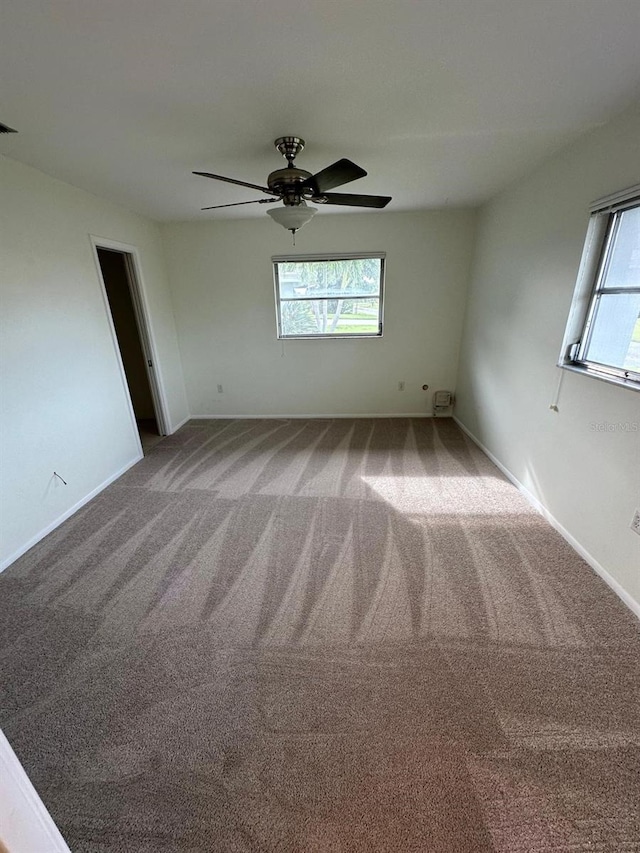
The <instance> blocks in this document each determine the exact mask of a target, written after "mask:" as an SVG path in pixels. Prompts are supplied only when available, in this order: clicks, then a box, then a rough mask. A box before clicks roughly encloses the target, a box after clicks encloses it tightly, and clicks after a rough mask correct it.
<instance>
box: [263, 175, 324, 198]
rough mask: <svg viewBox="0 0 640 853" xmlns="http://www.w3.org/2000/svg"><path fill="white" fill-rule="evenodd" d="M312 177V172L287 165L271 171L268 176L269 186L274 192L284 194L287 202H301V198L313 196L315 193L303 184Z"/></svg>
mask: <svg viewBox="0 0 640 853" xmlns="http://www.w3.org/2000/svg"><path fill="white" fill-rule="evenodd" d="M310 177H311V172H306V171H305V170H304V169H297V168H296V167H295V166H287V168H286V169H277V170H276V171H275V172H271V174H270V175H269V177H268V178H267V186H268V187H269V189H270V190H271V191H272V192H274V193H277V194H278V195H280V196H282V200H283V201H284V203H285V204H299V203H300V199H301V198H311V196H312V195H313V193H312V191H311V190H310V189H309V188H308V187H302V186H301V185H302V183H303V182H304V181H306V180H307V178H310Z"/></svg>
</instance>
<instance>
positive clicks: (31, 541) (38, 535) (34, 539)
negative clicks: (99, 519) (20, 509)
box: [0, 454, 144, 572]
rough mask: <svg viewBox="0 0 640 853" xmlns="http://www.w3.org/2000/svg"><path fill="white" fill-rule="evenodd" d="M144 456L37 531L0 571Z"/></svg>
mask: <svg viewBox="0 0 640 853" xmlns="http://www.w3.org/2000/svg"><path fill="white" fill-rule="evenodd" d="M143 458H144V456H143V454H140V455H139V456H136V457H135V459H132V460H131V461H130V462H127V464H126V465H125V466H124V467H123V468H120V470H119V471H116V473H115V474H112V475H111V477H108V478H107V479H106V480H105V481H104V482H103V483H101V484H100V485H99V486H96V488H95V489H93V490H92V491H91V492H89V494H88V495H85V496H84V497H83V498H81V499H80V500H79V501H78V502H77V503H75V504H74V505H73V506H72V507H71V508H70V509H68V510H67V511H66V512H64V513H63V514H62V515H60V516H58V518H56V520H55V521H52V522H51V524H48V525H47V526H46V527H45V528H44V530H41V531H40V532H39V533H36V535H35V536H32V537H31V539H29V541H28V542H25V544H24V545H22V546H21V547H20V548H18V550H17V551H15V552H14V553H13V554H12V555H11V556H10V557H7V558H6V559H5V560H3V561H2V562H0V572H4V570H5V569H8V568H9V566H10V565H11V564H12V563H15V561H16V560H17V559H19V558H20V557H22V555H23V554H26V553H27V551H28V550H29V549H30V548H33V546H34V545H37V544H38V542H40V540H41V539H44V537H45V536H48V535H49V534H50V533H52V532H53V531H54V530H55V529H56V527H60V525H61V524H62V523H63V522H65V521H66V520H67V519H68V518H71V516H72V515H73V514H74V513H76V512H77V511H78V510H79V509H82V507H83V506H84V505H85V504H87V503H89V501H90V500H92V499H93V498H95V496H96V495H99V494H100V492H102V491H104V489H106V488H107V486H110V485H111V483H113V482H115V481H116V480H117V479H118V477H122V475H123V474H124V473H125V472H126V471H128V470H129V468H131V467H132V466H133V465H135V464H136V462H139V461H140V460H141V459H143Z"/></svg>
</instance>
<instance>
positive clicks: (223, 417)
mask: <svg viewBox="0 0 640 853" xmlns="http://www.w3.org/2000/svg"><path fill="white" fill-rule="evenodd" d="M432 417H433V415H432V414H431V413H430V412H392V413H389V412H385V413H383V414H380V413H379V412H376V413H367V414H362V413H361V412H358V413H357V414H339V415H336V414H335V413H334V414H327V415H319V414H317V413H316V414H313V415H218V414H215V415H191V418H190V420H192V421H225V420H242V421H248V420H262V421H267V420H280V419H283V420H284V419H286V420H296V419H301V418H304V419H305V420H314V419H315V420H327V419H331V418H432Z"/></svg>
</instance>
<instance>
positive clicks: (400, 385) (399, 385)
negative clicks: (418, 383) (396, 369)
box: [398, 381, 404, 391]
mask: <svg viewBox="0 0 640 853" xmlns="http://www.w3.org/2000/svg"><path fill="white" fill-rule="evenodd" d="M398 391H404V381H400V382H398Z"/></svg>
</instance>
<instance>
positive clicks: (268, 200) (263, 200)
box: [200, 198, 280, 210]
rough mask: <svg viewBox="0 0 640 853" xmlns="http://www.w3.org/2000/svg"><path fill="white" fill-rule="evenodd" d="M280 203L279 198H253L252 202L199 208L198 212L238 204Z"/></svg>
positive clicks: (237, 203)
mask: <svg viewBox="0 0 640 853" xmlns="http://www.w3.org/2000/svg"><path fill="white" fill-rule="evenodd" d="M272 201H280V199H279V198H254V200H253V201H233V202H231V204H214V205H213V207H201V208H200V210H217V209H218V208H219V207H237V206H238V205H239V204H269V202H272Z"/></svg>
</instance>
